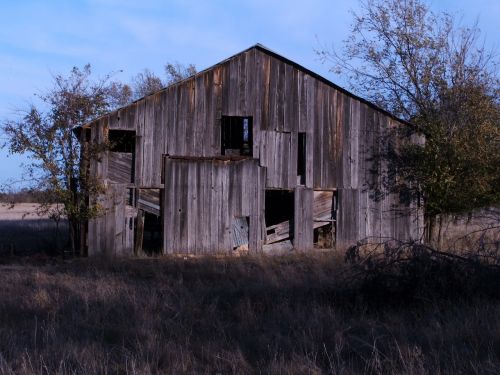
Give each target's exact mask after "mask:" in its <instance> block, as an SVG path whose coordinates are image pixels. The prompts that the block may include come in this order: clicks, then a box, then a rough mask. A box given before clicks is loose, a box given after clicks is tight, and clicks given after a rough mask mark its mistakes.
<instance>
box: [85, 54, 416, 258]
mask: <svg viewBox="0 0 500 375" xmlns="http://www.w3.org/2000/svg"><path fill="white" fill-rule="evenodd" d="M222 116H251V117H252V118H253V134H252V137H253V155H252V157H253V158H254V159H255V160H253V161H251V162H250V161H249V162H234V161H232V162H228V163H221V162H220V161H218V162H215V161H210V162H209V161H207V160H199V161H195V160H192V159H190V160H187V159H186V160H184V161H181V159H173V158H175V157H191V158H195V157H200V158H215V157H218V156H220V152H221V140H220V137H221V128H220V127H221V118H222ZM395 126H401V123H399V122H398V121H396V120H394V119H393V118H392V117H390V116H389V115H387V114H386V113H383V112H382V111H380V110H377V109H376V108H375V107H374V106H373V105H370V104H369V103H367V102H365V101H362V100H360V99H358V98H356V97H354V96H353V95H350V94H349V93H347V92H345V91H344V90H342V89H339V88H338V87H335V86H334V85H332V84H329V83H328V82H327V81H326V80H324V79H319V78H318V77H317V76H315V75H314V74H313V73H311V72H309V71H307V70H305V69H303V68H301V67H300V66H297V65H296V64H293V63H291V62H290V61H288V60H286V59H281V58H279V57H277V56H276V55H275V54H273V53H270V52H266V51H264V50H263V49H261V48H251V49H249V50H247V51H244V52H243V53H240V54H238V55H236V56H233V57H232V58H230V59H228V60H225V61H224V62H222V63H220V64H217V65H216V66H214V67H213V68H210V69H208V70H206V71H203V72H200V73H198V74H197V75H195V76H193V77H191V78H189V79H186V80H184V81H181V82H179V83H177V84H174V85H171V86H169V87H167V88H165V89H163V90H161V91H159V92H157V93H155V94H152V95H149V96H147V97H145V98H143V99H140V100H139V101H137V102H136V103H133V104H131V105H129V106H127V107H125V108H122V109H120V110H118V111H115V112H113V113H111V114H109V115H107V116H104V117H102V118H101V119H99V120H97V121H95V122H94V123H93V124H91V127H92V140H93V141H99V140H102V138H103V137H104V135H103V134H105V132H106V129H124V130H135V131H136V149H135V161H134V184H135V186H136V187H137V188H154V189H161V188H163V186H165V190H164V199H165V202H166V204H165V211H164V214H165V217H169V218H170V219H169V220H164V222H165V231H166V233H165V234H164V235H165V241H166V244H168V246H166V249H168V251H169V252H174V251H175V252H210V251H227V249H229V248H230V247H231V246H230V236H229V235H228V231H230V229H228V228H230V227H231V225H232V220H233V218H232V216H235V215H240V216H247V215H246V214H243V213H242V210H243V208H242V207H243V206H244V205H245V204H248V203H247V202H249V201H251V200H252V199H257V198H255V197H257V196H258V197H259V199H261V198H260V196H261V195H262V194H263V191H264V189H265V188H277V189H290V190H295V192H296V195H295V196H296V198H295V199H296V203H295V209H296V212H295V213H296V215H299V216H297V217H298V219H297V220H296V223H295V226H296V227H295V230H296V231H298V232H297V234H296V238H295V246H296V247H297V248H307V247H309V246H311V244H312V229H311V228H312V225H313V224H312V222H313V220H314V219H313V217H314V213H313V201H314V199H313V193H312V191H313V189H314V190H335V189H337V190H338V200H339V216H338V222H337V239H338V241H337V243H338V244H339V246H344V245H346V246H347V244H349V243H353V242H356V241H357V240H360V239H363V238H365V237H371V238H379V239H382V238H385V237H389V236H394V237H396V238H400V239H408V238H417V237H418V236H419V233H420V228H418V222H417V223H416V222H415V220H416V219H418V217H417V216H416V215H414V214H409V209H410V208H414V207H409V208H407V207H404V206H402V205H401V204H400V203H399V202H398V200H397V197H394V196H389V197H386V198H385V199H382V200H376V199H374V194H373V189H374V188H381V187H382V186H381V181H380V174H382V173H384V168H386V166H384V165H376V164H375V161H374V159H373V155H375V154H377V153H378V152H380V150H381V149H382V148H383V146H384V144H385V143H384V140H383V137H384V136H385V135H386V134H387V133H386V131H387V129H389V128H391V127H395ZM299 132H303V133H305V134H306V150H305V151H306V154H305V160H306V168H305V170H306V178H305V184H304V185H299V184H298V183H297V153H298V133H299ZM165 155H167V156H168V157H167V158H166V159H165V160H166V163H167V164H168V166H167V165H165V163H164V156H165ZM112 159H113V158H109V160H108V158H107V157H105V156H104V157H103V158H101V160H100V161H93V162H92V163H91V171H92V173H95V174H96V175H97V176H99V177H100V178H102V179H103V180H108V181H112V182H124V181H123V179H122V178H117V177H116V175H117V173H118V172H116V171H112V172H111V174H110V175H109V176H108V173H109V171H110V169H109V168H111V170H114V169H115V167H114V164H115V162H116V161H114V160H112ZM233 164H234V165H233ZM242 165H244V166H245V167H242ZM249 165H252V167H249ZM257 166H258V167H259V168H257ZM373 171H376V173H373ZM162 172H164V179H162ZM233 174H235V175H234V176H233ZM247 174H250V175H251V176H250V177H249V176H247ZM262 178H265V180H264V181H263V180H262ZM235 179H240V180H241V179H243V180H245V179H247V180H245V181H248V182H249V186H251V188H250V187H244V188H241V190H234V189H233V188H231V189H229V190H228V191H222V192H221V191H218V190H217V189H218V187H220V186H225V184H231V183H233V184H236V182H235V181H236V180H235ZM253 179H255V181H258V182H257V183H258V185H257V186H259V189H261V191H260V192H256V190H255V189H256V188H255V186H254V184H255V183H256V182H253V181H254V180H253ZM117 180H119V181H117ZM209 181H211V182H210V184H209ZM231 186H232V185H231ZM181 187H182V188H181ZM186 191H189V194H188V193H186ZM228 194H231V198H230V203H227V201H226V198H229V196H228V197H226V195H228ZM233 195H234V196H233ZM193 196H195V197H203V199H200V200H201V201H202V202H203V203H200V201H198V198H197V199H194V198H192V197H193ZM189 197H191V198H189ZM252 197H254V198H252ZM167 203H168V204H167ZM228 204H229V205H230V206H228ZM258 204H260V205H262V202H260V201H259V203H258ZM233 205H234V206H233ZM172 207H175V208H176V210H177V211H175V212H174V211H172V210H173V208H172ZM178 207H179V208H178ZM259 207H261V206H259ZM179 209H180V210H181V211H178V210H179ZM262 209H263V208H262ZM193 212H196V213H197V214H199V216H196V215H194V214H192V213H193ZM248 212H250V211H248V210H247V213H248ZM396 212H398V214H396ZM223 215H224V216H223ZM228 215H229V216H228ZM248 216H250V219H249V222H250V227H249V231H250V233H249V237H250V248H251V249H252V248H253V249H260V248H261V245H262V244H261V242H259V241H262V238H263V237H264V230H265V228H263V216H262V215H259V214H258V210H257V211H255V212H254V211H252V214H250V213H248ZM204 221H207V222H208V223H209V224H203V222H204ZM301 222H302V223H303V226H300V225H301V224H300V223H301ZM193 223H194V224H193ZM298 226H300V228H299V227H298ZM200 227H203V228H205V229H203V230H204V231H205V230H206V231H205V232H203V231H202V232H203V234H199V228H200ZM206 228H210V231H208V229H206ZM167 230H168V231H170V232H168V231H167ZM199 236H202V238H201V237H199Z"/></svg>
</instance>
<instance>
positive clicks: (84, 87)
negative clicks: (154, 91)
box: [2, 64, 128, 253]
mask: <svg viewBox="0 0 500 375" xmlns="http://www.w3.org/2000/svg"><path fill="white" fill-rule="evenodd" d="M127 90H128V89H127V87H126V86H125V85H122V84H120V83H117V82H112V81H111V80H110V76H106V77H104V78H102V79H93V78H92V76H91V67H90V65H89V64H87V65H85V66H84V67H83V68H82V69H80V68H77V67H75V68H73V69H72V70H71V72H70V74H69V75H68V76H63V75H60V74H58V75H55V76H54V77H53V87H52V88H51V89H49V90H47V91H46V92H43V93H41V94H38V95H37V97H38V99H40V103H39V104H38V106H37V105H35V104H32V105H30V107H29V108H27V109H26V110H24V111H22V112H21V115H20V116H19V118H18V119H16V120H7V121H5V122H4V123H3V126H2V128H3V129H2V130H3V132H4V133H5V135H6V136H7V138H8V140H7V142H6V144H4V145H3V146H4V147H7V148H8V150H9V152H10V153H17V154H26V155H27V156H28V157H29V163H28V164H27V165H26V168H27V172H28V177H29V180H30V182H31V185H32V188H34V189H36V190H37V191H39V192H40V194H43V204H42V205H41V207H40V209H41V210H42V211H44V213H46V214H47V215H48V216H49V217H53V218H54V219H56V220H60V218H61V216H64V217H67V219H68V222H69V231H70V232H69V238H70V240H71V249H72V251H73V253H75V250H76V249H77V248H78V247H79V240H80V239H79V225H80V224H81V223H82V222H84V221H85V220H87V219H88V218H90V217H93V216H95V215H98V214H99V213H100V207H99V205H98V203H97V202H88V201H87V197H91V196H96V195H97V194H96V193H98V192H99V191H101V190H102V187H101V186H100V184H98V183H97V182H96V181H92V177H91V176H88V174H86V173H83V171H82V170H81V168H82V164H81V163H80V156H81V149H80V144H79V142H78V139H77V138H76V137H75V136H74V134H73V129H74V128H75V127H77V126H82V125H84V124H86V123H88V122H89V121H90V120H92V119H94V118H95V117H98V116H100V115H102V114H104V113H106V112H108V111H110V110H111V109H113V106H114V105H117V104H121V103H124V102H126V100H127V97H128V94H127ZM98 147H105V146H104V145H101V146H99V145H96V146H94V148H95V149H92V150H87V153H96V152H98V150H97V148H98ZM82 156H83V157H85V158H90V157H91V155H90V154H87V155H82ZM52 203H62V207H63V208H62V209H61V207H60V206H59V205H56V206H54V205H53V204H52Z"/></svg>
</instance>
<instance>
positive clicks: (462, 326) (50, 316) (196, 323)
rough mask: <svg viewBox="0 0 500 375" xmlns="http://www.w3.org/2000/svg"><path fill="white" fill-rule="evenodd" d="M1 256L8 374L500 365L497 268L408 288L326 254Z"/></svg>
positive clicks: (450, 369)
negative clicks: (134, 257) (96, 257)
mask: <svg viewBox="0 0 500 375" xmlns="http://www.w3.org/2000/svg"><path fill="white" fill-rule="evenodd" d="M4 263H5V264H3V265H2V266H0V285H1V288H0V373H2V374H150V373H153V374H155V373H156V374H160V373H161V374H163V373H167V374H168V373H171V374H179V373H202V374H203V373H208V374H215V373H221V374H225V373H238V374H241V373H243V374H244V373H280V374H321V373H331V374H494V373H500V298H499V297H500V296H498V295H497V292H498V290H499V289H496V288H495V285H496V286H497V287H498V286H500V283H499V282H500V276H499V275H497V274H496V273H495V272H492V273H491V274H488V275H487V277H486V278H484V277H483V278H481V277H479V276H478V275H474V274H473V273H472V274H464V275H462V277H455V278H454V279H453V282H450V284H446V283H444V281H443V280H442V279H441V276H440V275H441V274H443V275H446V272H448V273H450V272H453V271H452V270H449V269H448V267H449V265H446V264H443V269H442V270H440V269H439V266H436V267H438V268H433V269H427V270H424V271H422V272H424V274H422V275H421V276H422V278H421V279H420V281H418V280H416V281H414V282H415V283H417V284H416V285H414V286H413V287H411V288H409V287H408V286H407V285H406V284H405V283H403V284H404V285H400V284H399V283H397V277H398V272H399V273H400V274H402V273H401V272H400V271H397V270H392V271H388V269H385V271H383V272H382V273H380V274H378V275H375V274H372V273H370V274H369V276H367V277H356V278H354V279H353V276H355V275H357V276H359V272H360V270H362V269H363V267H365V266H363V264H362V263H359V262H358V263H356V264H346V263H344V260H343V259H342V258H341V257H338V256H335V255H331V254H316V255H314V256H304V255H296V256H285V257H262V258H261V257H255V258H253V257H242V258H189V259H183V258H162V259H141V260H114V261H112V262H109V261H101V260H92V259H82V260H75V261H72V262H64V263H63V262H52V263H49V262H47V263H43V264H34V263H33V262H32V261H29V262H28V263H22V262H21V261H19V260H18V261H9V262H5V261H4ZM441 271H442V272H441ZM384 272H386V274H385V276H384ZM373 275H374V276H373ZM372 276H373V277H372ZM448 276H449V275H448ZM383 277H387V278H388V279H387V280H390V281H387V282H382V281H383ZM391 277H392V278H393V279H391ZM433 278H434V280H432V279H433ZM424 281H425V282H424ZM419 283H421V284H420V285H421V288H419ZM484 283H490V284H491V283H493V285H488V286H485V285H484ZM495 283H496V284H495ZM451 287H452V288H454V291H453V293H449V294H446V293H444V292H445V290H446V289H447V288H451Z"/></svg>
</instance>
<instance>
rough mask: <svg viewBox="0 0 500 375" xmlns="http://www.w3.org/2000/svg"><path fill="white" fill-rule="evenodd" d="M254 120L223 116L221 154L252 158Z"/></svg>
mask: <svg viewBox="0 0 500 375" xmlns="http://www.w3.org/2000/svg"><path fill="white" fill-rule="evenodd" d="M252 148H253V143H252V118H251V117H239V116H222V120H221V154H222V155H244V156H252Z"/></svg>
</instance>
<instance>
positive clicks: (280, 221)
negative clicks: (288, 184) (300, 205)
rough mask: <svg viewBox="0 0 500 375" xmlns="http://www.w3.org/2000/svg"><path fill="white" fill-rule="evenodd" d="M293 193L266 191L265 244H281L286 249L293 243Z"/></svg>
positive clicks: (289, 191)
mask: <svg viewBox="0 0 500 375" xmlns="http://www.w3.org/2000/svg"><path fill="white" fill-rule="evenodd" d="M294 208H295V206H294V192H293V191H291V190H266V196H265V220H266V240H265V243H266V244H274V243H278V242H280V243H281V242H283V244H282V245H284V246H286V247H288V246H290V247H291V246H292V243H293V235H294V231H293V227H294Z"/></svg>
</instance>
